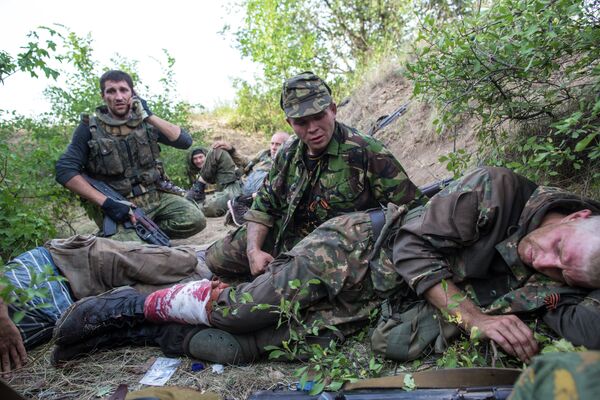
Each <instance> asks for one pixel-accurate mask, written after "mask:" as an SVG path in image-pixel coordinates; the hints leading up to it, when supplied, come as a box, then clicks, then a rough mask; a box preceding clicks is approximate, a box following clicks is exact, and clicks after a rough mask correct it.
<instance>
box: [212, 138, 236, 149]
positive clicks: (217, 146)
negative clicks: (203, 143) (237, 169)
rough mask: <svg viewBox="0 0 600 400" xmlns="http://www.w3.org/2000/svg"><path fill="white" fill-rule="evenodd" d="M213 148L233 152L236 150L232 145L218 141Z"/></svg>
mask: <svg viewBox="0 0 600 400" xmlns="http://www.w3.org/2000/svg"><path fill="white" fill-rule="evenodd" d="M212 148H213V149H222V150H225V151H232V150H234V148H233V146H232V145H231V143H229V142H226V141H224V140H217V141H216V142H214V143H213V145H212Z"/></svg>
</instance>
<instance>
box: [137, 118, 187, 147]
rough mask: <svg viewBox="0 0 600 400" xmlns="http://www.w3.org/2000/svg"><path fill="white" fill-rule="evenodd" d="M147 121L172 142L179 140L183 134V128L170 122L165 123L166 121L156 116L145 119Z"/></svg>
mask: <svg viewBox="0 0 600 400" xmlns="http://www.w3.org/2000/svg"><path fill="white" fill-rule="evenodd" d="M145 121H146V122H148V123H149V124H151V125H152V126H154V127H155V128H156V129H158V130H159V131H161V132H162V134H163V135H164V136H165V137H166V138H167V139H169V140H170V141H171V142H174V141H176V140H177V139H178V138H179V135H180V134H181V127H179V126H178V125H175V124H172V123H170V122H169V121H165V120H164V119H162V118H160V117H157V116H156V115H151V116H149V117H148V118H146V119H145Z"/></svg>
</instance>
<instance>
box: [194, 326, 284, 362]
mask: <svg viewBox="0 0 600 400" xmlns="http://www.w3.org/2000/svg"><path fill="white" fill-rule="evenodd" d="M289 338H290V333H289V330H288V328H287V326H282V327H279V328H277V329H276V328H275V327H273V326H269V327H266V328H263V329H259V330H257V331H254V332H253V333H250V334H232V333H228V332H226V331H223V330H221V329H216V328H200V329H197V330H195V331H190V332H189V333H188V336H187V337H186V338H185V340H184V342H183V349H184V351H185V353H186V354H187V356H188V357H190V358H196V359H199V360H205V361H210V362H215V363H219V364H230V365H238V364H248V363H251V362H253V361H255V360H257V359H259V358H261V357H263V356H265V355H266V354H267V353H268V351H267V350H265V347H267V346H280V345H281V343H282V342H283V341H284V340H289ZM280 361H283V359H281V360H280Z"/></svg>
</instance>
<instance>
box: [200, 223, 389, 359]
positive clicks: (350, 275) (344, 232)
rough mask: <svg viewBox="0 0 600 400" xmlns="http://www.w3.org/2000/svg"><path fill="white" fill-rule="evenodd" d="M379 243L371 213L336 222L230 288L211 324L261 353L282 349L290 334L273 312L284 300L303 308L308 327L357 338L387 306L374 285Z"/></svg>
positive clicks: (219, 300) (302, 317) (216, 307)
mask: <svg viewBox="0 0 600 400" xmlns="http://www.w3.org/2000/svg"><path fill="white" fill-rule="evenodd" d="M374 243H375V239H374V238H373V231H372V224H371V219H370V217H369V215H368V214H367V213H362V212H360V213H351V214H347V215H343V216H340V217H336V218H333V219H331V220H330V221H327V222H325V223H324V224H322V225H321V226H319V227H318V228H317V229H316V230H314V231H313V232H312V233H311V234H309V235H308V236H307V237H305V238H304V239H302V240H301V241H300V242H299V243H298V244H296V246H294V248H293V249H291V250H290V251H287V252H284V253H282V254H280V255H278V256H277V257H276V258H275V260H274V261H272V262H271V263H270V264H269V266H268V268H267V271H266V272H265V273H264V274H262V275H260V276H258V277H256V278H255V279H254V280H253V281H252V282H247V283H242V284H240V285H238V286H237V287H235V288H227V289H224V290H223V291H222V292H221V293H220V294H219V296H218V298H217V301H216V303H215V304H214V305H213V309H212V312H211V315H210V322H211V324H212V325H213V326H214V327H217V328H219V329H223V330H226V331H228V332H231V333H236V334H240V335H241V337H243V338H245V339H244V340H247V341H249V342H251V343H253V344H254V345H256V346H257V347H256V351H258V352H259V353H260V352H262V351H263V350H262V349H263V347H264V346H265V345H268V344H275V345H277V344H280V342H281V340H283V338H285V337H286V336H287V335H288V332H289V331H288V329H289V326H288V324H286V323H285V318H284V323H283V325H282V327H281V328H280V329H276V326H277V323H278V321H279V319H280V313H278V312H273V311H276V310H278V307H279V305H280V304H281V301H282V299H284V300H288V301H289V302H292V303H294V304H295V303H297V304H298V312H299V314H300V315H298V317H299V318H300V320H302V321H303V323H304V324H305V326H307V327H308V326H312V324H313V323H315V324H319V322H321V323H322V324H328V325H335V326H336V327H337V328H338V329H340V332H341V333H342V334H343V335H348V334H351V333H354V332H356V331H357V330H358V329H360V328H361V327H363V326H365V325H366V324H367V323H368V322H369V316H370V313H371V312H372V310H374V309H375V308H376V307H378V306H379V304H380V302H381V299H380V298H379V296H378V294H377V293H376V291H375V290H374V288H373V283H372V281H371V271H370V263H369V258H370V257H369V256H370V254H371V252H372V251H373V245H374ZM259 304H260V305H262V306H260V308H259V309H257V308H256V307H255V306H257V305H259ZM234 310H235V312H233V311H234ZM289 324H292V322H291V320H290V321H289Z"/></svg>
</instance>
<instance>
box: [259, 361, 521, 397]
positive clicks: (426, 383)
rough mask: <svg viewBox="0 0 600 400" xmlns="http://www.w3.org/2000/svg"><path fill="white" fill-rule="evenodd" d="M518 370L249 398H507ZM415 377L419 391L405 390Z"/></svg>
mask: <svg viewBox="0 0 600 400" xmlns="http://www.w3.org/2000/svg"><path fill="white" fill-rule="evenodd" d="M520 372H521V371H520V370H518V369H510V368H449V369H440V370H427V371H421V372H415V373H413V374H406V373H401V374H398V375H395V376H385V377H381V378H371V379H362V380H358V381H356V382H353V383H351V382H346V383H345V384H344V386H343V387H342V389H341V390H340V391H339V392H323V393H321V394H318V395H310V394H308V393H307V392H302V391H291V390H275V391H273V390H262V391H259V392H256V393H253V394H252V395H251V396H250V397H249V398H248V400H279V399H293V400H433V399H435V400H440V399H444V400H459V399H460V400H504V399H506V398H507V397H508V396H509V395H510V393H511V391H512V388H513V384H514V383H515V382H516V380H517V379H518V376H519V373H520ZM407 375H408V377H410V378H411V381H412V382H413V384H414V386H415V390H410V391H407V390H405V389H404V385H405V382H406V378H407Z"/></svg>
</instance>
